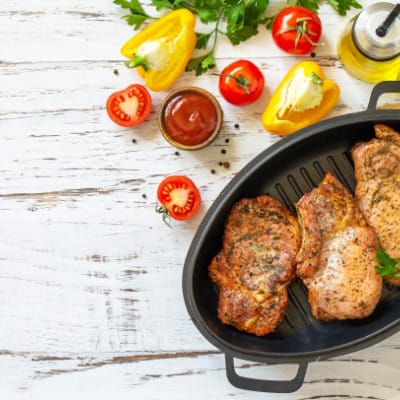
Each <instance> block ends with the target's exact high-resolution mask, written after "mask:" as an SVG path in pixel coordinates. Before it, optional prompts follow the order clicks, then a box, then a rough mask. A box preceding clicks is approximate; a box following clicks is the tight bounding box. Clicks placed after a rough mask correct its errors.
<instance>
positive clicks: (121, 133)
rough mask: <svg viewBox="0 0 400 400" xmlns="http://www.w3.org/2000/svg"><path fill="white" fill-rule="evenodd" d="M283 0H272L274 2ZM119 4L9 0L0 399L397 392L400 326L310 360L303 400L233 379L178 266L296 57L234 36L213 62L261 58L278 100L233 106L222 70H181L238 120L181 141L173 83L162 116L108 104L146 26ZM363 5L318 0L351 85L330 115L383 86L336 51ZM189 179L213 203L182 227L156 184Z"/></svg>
mask: <svg viewBox="0 0 400 400" xmlns="http://www.w3.org/2000/svg"><path fill="white" fill-rule="evenodd" d="M361 3H362V4H364V5H367V4H370V3H371V1H362V2H361ZM280 7H281V3H278V2H276V3H275V2H271V5H270V10H271V13H273V12H274V11H276V10H277V9H279V8H280ZM123 14H124V11H123V10H121V9H120V8H119V7H118V6H116V5H115V4H113V3H112V0H98V1H96V2H94V1H89V2H88V1H83V0H59V1H56V2H54V1H51V0H41V1H40V2H35V1H28V2H24V3H21V2H15V0H2V1H1V6H0V98H1V100H0V134H1V137H0V141H1V146H0V176H1V179H0V221H1V223H0V237H1V241H0V398H1V399H12V400H18V399H41V400H43V399H45V400H47V399H54V398H57V399H72V398H73V399H85V400H86V399H96V400H102V399H113V400H119V399H127V400H128V399H141V400H150V399H157V400H158V399H171V400H179V399H187V398H188V397H190V398H192V399H204V398H211V399H219V400H223V399H231V398H235V399H265V398H272V399H278V400H289V399H290V400H292V399H296V400H306V399H307V400H308V399H330V400H331V399H350V398H351V399H378V400H383V399H384V400H391V399H394V400H395V399H398V398H400V384H399V383H398V380H397V379H396V378H395V377H396V376H397V375H398V373H399V365H398V362H397V361H396V358H397V355H398V352H399V347H400V336H399V335H398V334H397V335H394V336H393V337H391V338H389V339H387V340H385V341H383V342H381V343H379V344H377V345H375V346H372V347H371V348H368V349H365V350H363V351H360V352H357V353H354V354H350V355H347V356H342V357H338V358H336V359H332V360H327V361H323V362H315V363H312V364H310V366H309V369H308V372H307V375H306V380H305V383H304V385H303V387H302V388H301V389H300V390H299V391H298V392H295V393H292V394H279V395H266V394H263V393H256V392H247V391H243V390H240V389H236V388H234V387H233V386H231V385H230V384H229V383H228V381H227V379H226V377H225V365H224V357H223V355H222V354H221V353H220V351H219V350H218V349H216V348H214V347H213V346H212V345H211V344H210V343H209V342H207V341H206V340H205V339H204V338H203V337H202V336H201V334H200V333H199V332H198V331H197V329H196V328H195V326H194V324H193V323H192V321H191V320H190V318H189V316H188V314H187V311H186V309H185V305H184V302H183V296H182V289H181V275H182V267H183V264H184V259H185V255H186V251H187V249H188V247H189V245H190V242H191V239H192V237H193V235H194V233H195V231H196V228H197V226H198V225H199V223H200V221H201V219H202V218H203V216H204V215H205V213H206V211H207V209H208V208H209V206H210V205H211V203H212V202H213V200H214V199H215V198H216V197H217V196H218V194H219V193H220V192H221V190H222V189H223V188H224V186H225V185H226V184H227V183H228V182H229V181H230V179H232V177H233V176H235V174H236V173H237V172H238V171H239V170H240V169H241V168H242V167H243V166H245V165H246V164H247V163H248V162H249V161H250V160H251V159H252V158H253V157H254V156H255V155H257V154H258V153H259V152H261V151H262V150H264V149H266V148H268V147H269V146H270V145H271V144H273V143H275V142H277V141H278V140H279V137H277V136H272V135H270V134H268V133H267V132H265V131H264V130H263V129H262V126H261V122H260V118H261V113H262V111H263V109H264V107H265V105H266V103H267V102H268V99H269V97H270V96H271V93H272V92H273V90H274V89H275V88H276V86H277V85H278V83H279V81H280V80H281V79H282V77H283V74H284V72H285V71H286V70H287V69H289V68H290V67H291V66H292V65H294V64H295V63H296V62H297V61H298V59H297V58H294V57H288V56H286V55H285V54H283V53H281V52H280V51H279V50H278V49H276V48H275V47H274V46H273V44H272V42H271V38H270V35H269V32H267V31H260V34H259V35H258V36H257V37H255V38H253V39H251V40H250V41H248V42H246V44H244V45H240V46H237V47H231V46H230V44H229V43H227V42H226V41H224V40H221V41H220V43H219V45H218V48H217V53H216V55H217V69H221V68H222V67H223V66H224V65H226V64H227V63H228V62H230V61H233V60H234V59H237V58H240V57H246V58H249V59H251V60H252V61H254V62H255V63H257V64H258V65H259V66H260V67H261V68H262V70H263V72H264V74H265V77H266V90H265V93H264V94H263V96H262V98H261V99H260V100H259V101H258V102H257V103H255V104H254V105H251V106H247V107H243V108H238V107H234V106H231V105H228V104H227V103H226V102H224V101H223V99H222V98H221V97H220V95H219V93H218V91H217V77H211V76H208V75H205V76H202V77H195V76H194V75H193V74H191V73H185V74H183V75H182V76H181V78H180V79H179V80H178V81H177V82H176V83H175V85H174V87H173V88H177V87H181V86H186V85H196V86H200V87H203V88H205V89H208V90H209V91H211V92H212V93H214V94H215V95H216V96H217V98H218V100H219V101H220V102H221V105H222V106H223V109H224V114H225V120H224V126H223V129H222V132H221V134H220V136H219V137H218V139H217V140H216V141H215V142H214V143H213V144H212V145H211V146H210V147H208V148H206V149H203V150H199V151H196V152H184V151H177V150H176V149H174V148H172V147H171V146H170V145H169V144H168V143H166V142H165V140H164V139H163V138H162V136H161V134H160V133H159V130H158V127H157V121H156V120H157V111H158V108H159V106H160V104H161V101H162V99H163V98H164V97H165V95H166V93H152V96H153V100H154V107H153V110H152V113H151V115H150V117H149V119H148V121H146V123H144V124H142V125H140V126H138V127H137V128H135V129H124V128H121V127H118V126H116V125H115V124H113V123H112V122H111V121H110V120H109V119H108V117H107V115H106V113H105V108H104V105H105V102H106V99H107V97H108V95H109V94H111V93H112V92H113V91H115V90H119V89H121V88H123V87H125V86H127V85H128V84H130V83H132V82H140V78H139V77H138V76H137V74H136V72H135V71H132V70H128V69H127V68H125V67H124V64H123V61H124V60H123V59H122V57H121V55H120V53H119V48H120V46H121V44H122V43H124V42H125V40H127V39H128V38H129V37H130V36H131V35H132V34H133V31H132V28H131V27H129V26H128V25H126V23H125V22H124V21H123V20H122V19H121V16H122V15H123ZM352 14H354V12H353V13H350V14H349V15H348V16H347V17H339V16H338V15H336V14H335V13H334V12H333V11H332V9H331V8H330V6H329V5H328V4H325V3H324V4H322V6H321V13H320V15H321V18H322V20H323V21H324V29H325V30H324V37H323V41H324V42H325V45H324V46H321V47H320V48H319V49H318V52H317V57H316V61H318V62H319V63H320V64H321V65H322V66H323V68H324V70H325V72H326V75H327V76H328V77H329V78H331V79H334V80H336V81H337V82H338V84H339V85H340V87H341V88H342V93H341V97H340V101H339V103H338V105H337V107H336V109H335V110H334V111H333V112H332V114H331V116H334V115H342V114H345V113H349V112H355V111H362V110H364V109H365V108H366V106H367V103H368V98H369V94H370V91H371V88H372V86H371V85H368V84H366V83H362V82H359V81H356V80H354V79H353V78H351V77H350V76H349V75H348V74H347V73H346V71H344V70H343V68H342V66H341V64H340V62H339V61H338V59H337V55H336V50H335V48H336V42H335V41H336V39H337V33H338V30H339V27H340V26H342V24H343V23H344V21H346V20H347V18H350V16H351V15H352ZM223 162H228V163H229V166H228V167H224V166H223ZM180 173H182V174H183V173H184V174H187V175H189V176H191V177H192V179H193V180H194V181H195V182H196V183H197V184H198V186H199V188H200V190H201V193H202V198H203V206H202V209H201V211H200V213H199V215H197V216H196V217H195V218H194V219H193V220H190V221H188V222H186V223H179V222H176V223H174V227H173V229H172V230H171V229H170V228H168V227H167V226H165V225H163V224H162V223H161V221H160V218H159V216H158V215H157V214H156V213H155V212H154V208H155V205H156V196H155V193H156V188H157V185H158V183H159V182H160V180H161V179H162V178H163V177H165V176H166V175H168V174H180ZM237 369H238V372H239V373H241V374H244V375H245V374H248V375H249V376H252V377H253V376H256V377H257V376H258V377H266V376H267V377H268V378H269V379H273V378H285V377H288V376H289V377H290V376H291V374H293V373H294V370H295V369H294V368H293V366H286V365H278V366H265V365H262V364H259V363H250V362H247V361H243V360H237Z"/></svg>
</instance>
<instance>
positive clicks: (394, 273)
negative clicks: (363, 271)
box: [375, 248, 400, 279]
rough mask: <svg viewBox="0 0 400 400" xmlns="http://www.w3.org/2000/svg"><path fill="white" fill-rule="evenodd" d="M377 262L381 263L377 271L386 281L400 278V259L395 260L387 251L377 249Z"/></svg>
mask: <svg viewBox="0 0 400 400" xmlns="http://www.w3.org/2000/svg"><path fill="white" fill-rule="evenodd" d="M376 261H377V262H378V263H379V265H377V266H376V267H375V269H376V270H377V271H378V272H379V274H380V275H381V276H383V277H384V278H385V279H392V278H396V277H400V258H397V259H394V258H392V257H390V256H389V254H387V253H386V251H385V250H383V249H381V248H378V249H376Z"/></svg>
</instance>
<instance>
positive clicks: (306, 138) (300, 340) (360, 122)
mask: <svg viewBox="0 0 400 400" xmlns="http://www.w3.org/2000/svg"><path fill="white" fill-rule="evenodd" d="M386 92H398V93H400V82H383V83H381V84H378V85H376V86H375V87H374V89H373V91H372V93H371V99H370V104H369V106H368V109H367V110H366V111H364V112H360V113H354V114H349V115H345V116H341V117H335V118H331V119H328V120H325V121H323V122H320V123H318V124H315V125H313V126H312V127H309V128H305V129H302V130H301V131H299V132H297V133H295V134H293V135H291V136H289V137H286V138H283V139H281V140H280V141H279V142H277V143H276V144H274V145H273V146H271V147H270V148H269V149H267V150H265V151H264V152H262V153H260V154H259V155H258V156H257V157H255V158H254V159H253V160H252V161H251V162H250V163H249V164H248V165H247V166H245V167H244V168H243V169H242V170H241V171H240V172H239V173H238V174H237V175H236V176H235V177H234V178H233V179H232V181H231V182H229V184H228V185H227V186H226V187H225V188H224V189H223V191H222V192H221V194H220V195H219V196H218V198H217V199H216V200H215V202H214V203H213V204H212V205H211V207H210V209H209V210H208V212H207V214H206V216H205V217H204V219H203V221H202V222H201V224H200V226H199V229H198V230H197V232H196V234H195V236H194V238H193V240H192V243H191V246H190V248H189V250H188V253H187V256H186V260H185V265H184V270H183V278H182V285H183V295H184V300H185V304H186V307H187V310H188V312H189V315H190V317H191V318H192V320H193V322H194V324H195V325H196V327H197V328H198V329H199V331H200V332H201V333H202V334H203V335H204V336H205V337H206V339H208V340H209V341H210V342H211V343H212V344H213V345H215V346H216V347H217V348H219V349H220V350H221V351H222V352H223V353H225V361H226V373H227V378H228V380H229V381H230V382H231V383H232V384H233V385H234V386H236V387H240V388H243V389H248V390H257V391H264V392H292V391H295V390H297V389H298V388H299V387H300V386H301V385H302V384H303V382H304V377H305V373H306V370H307V364H308V362H311V361H315V360H321V359H326V358H329V357H333V356H337V355H340V354H346V353H349V352H353V351H356V350H359V349H362V348H365V347H367V346H369V345H372V344H374V343H376V342H378V341H380V340H382V339H384V338H386V337H388V336H390V335H391V334H393V333H395V332H396V331H398V330H399V329H400V307H398V305H397V303H398V302H400V289H399V288H398V287H392V286H389V285H387V284H385V286H384V290H383V292H382V298H381V301H380V303H379V304H378V306H377V307H376V309H375V311H374V313H373V314H372V315H371V316H370V317H368V318H365V319H362V320H350V321H332V322H322V321H318V320H317V319H315V318H314V317H313V316H312V315H311V310H310V307H309V304H308V300H307V297H308V294H307V289H306V288H305V286H304V285H303V284H302V282H301V281H300V280H298V279H296V280H295V281H294V282H293V283H292V284H291V285H290V286H289V307H288V310H287V312H286V315H285V317H284V319H283V321H282V322H281V323H280V325H279V326H278V328H277V329H276V331H275V332H273V333H271V334H269V335H266V336H265V337H257V336H254V335H251V334H248V333H245V332H241V331H238V330H236V329H235V328H233V327H230V326H227V325H223V324H222V323H221V322H220V321H219V320H218V318H217V303H218V291H217V289H216V288H215V286H214V285H213V284H212V283H211V281H210V280H209V278H208V265H209V263H210V261H211V259H212V258H213V257H214V255H216V254H217V252H218V251H219V250H220V248H221V246H222V236H223V230H224V224H225V220H226V217H227V215H228V213H229V211H230V209H231V208H232V206H233V204H234V203H235V202H236V201H238V200H240V199H241V198H243V197H255V196H257V195H259V194H262V193H265V194H269V195H270V196H272V197H274V198H276V199H277V200H279V201H281V202H282V203H283V204H285V205H286V206H287V207H288V209H289V210H290V211H291V212H292V213H293V214H294V215H296V208H295V204H296V202H297V201H298V200H299V199H300V197H301V196H302V195H303V194H304V193H307V192H309V191H310V190H312V189H313V188H314V187H316V186H317V185H318V184H319V182H320V181H321V180H322V179H323V177H324V176H325V173H326V172H328V171H330V172H332V173H333V174H334V175H335V176H336V177H337V178H338V179H339V180H340V181H341V182H342V183H343V184H344V185H345V186H346V187H347V189H348V190H349V191H350V192H352V193H354V189H355V184H356V182H355V177H354V167H353V162H352V160H351V155H350V149H351V147H352V146H353V145H354V144H355V143H356V142H357V141H360V140H363V141H364V140H369V139H371V138H372V137H374V129H373V125H374V124H375V123H385V124H387V125H390V126H392V127H393V128H394V129H396V130H398V131H399V132H400V111H398V110H397V111H395V110H378V109H377V108H376V105H377V101H378V98H379V97H380V95H381V94H383V93H386ZM234 358H240V359H245V360H252V361H258V362H265V363H269V364H286V363H296V364H298V371H297V373H296V375H295V376H294V378H293V379H291V380H283V381H280V380H278V381H275V380H268V379H265V380H260V379H252V378H247V377H242V376H239V375H238V374H237V373H236V371H235V368H234V362H233V359H234Z"/></svg>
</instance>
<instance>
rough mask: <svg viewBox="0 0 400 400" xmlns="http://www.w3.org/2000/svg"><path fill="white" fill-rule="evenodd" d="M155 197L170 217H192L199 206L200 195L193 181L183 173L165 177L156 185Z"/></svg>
mask: <svg viewBox="0 0 400 400" xmlns="http://www.w3.org/2000/svg"><path fill="white" fill-rule="evenodd" d="M157 198H158V200H159V202H160V203H161V204H162V205H163V206H164V207H165V209H166V210H167V212H168V214H169V216H170V217H171V218H174V219H177V220H180V221H183V220H186V219H189V218H192V217H193V216H194V215H195V214H196V213H197V211H198V210H199V208H200V203H201V197H200V192H199V190H198V189H197V187H196V185H195V184H194V183H193V181H192V180H191V179H190V178H188V177H187V176H184V175H171V176H168V177H166V178H165V179H164V180H163V181H162V182H161V183H160V184H159V186H158V190H157Z"/></svg>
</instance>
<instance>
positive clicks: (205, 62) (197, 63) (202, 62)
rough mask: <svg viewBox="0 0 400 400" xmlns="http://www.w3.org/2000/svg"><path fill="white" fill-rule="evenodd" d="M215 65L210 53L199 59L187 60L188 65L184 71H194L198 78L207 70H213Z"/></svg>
mask: <svg viewBox="0 0 400 400" xmlns="http://www.w3.org/2000/svg"><path fill="white" fill-rule="evenodd" d="M215 65H216V64H215V59H214V56H213V52H212V51H211V52H209V53H207V54H204V55H202V56H200V57H195V58H192V59H191V60H189V62H188V65H187V66H186V71H195V73H196V76H199V75H201V74H204V72H206V71H208V70H209V69H211V68H214V67H215Z"/></svg>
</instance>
